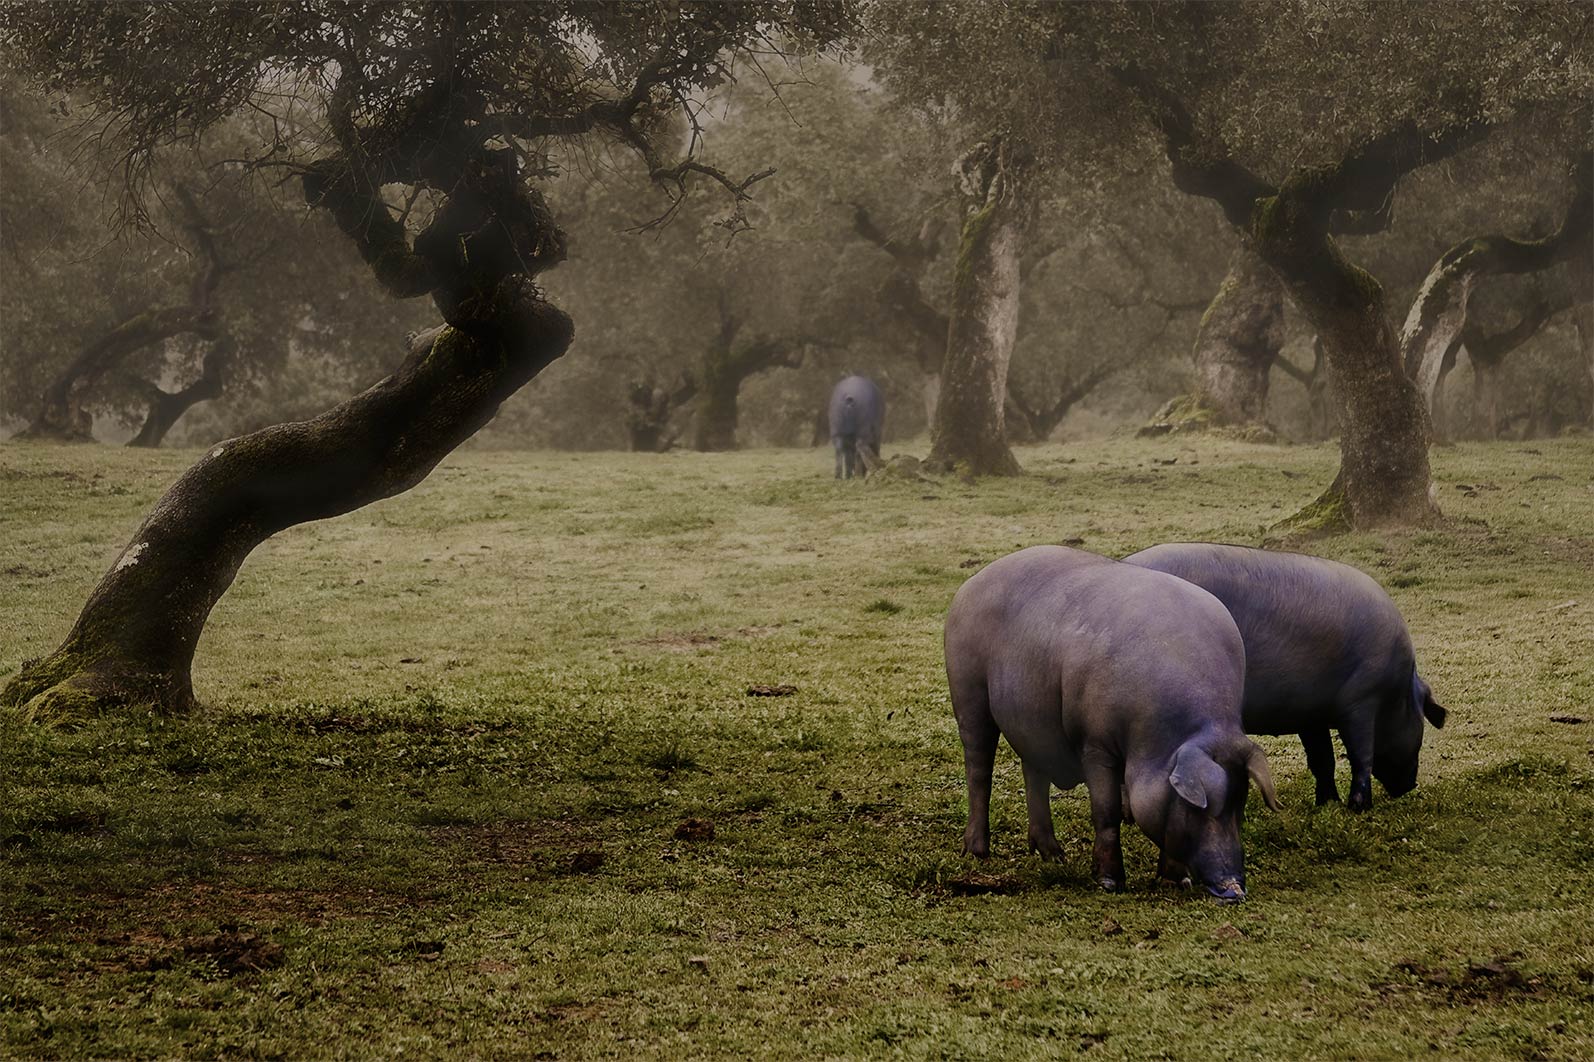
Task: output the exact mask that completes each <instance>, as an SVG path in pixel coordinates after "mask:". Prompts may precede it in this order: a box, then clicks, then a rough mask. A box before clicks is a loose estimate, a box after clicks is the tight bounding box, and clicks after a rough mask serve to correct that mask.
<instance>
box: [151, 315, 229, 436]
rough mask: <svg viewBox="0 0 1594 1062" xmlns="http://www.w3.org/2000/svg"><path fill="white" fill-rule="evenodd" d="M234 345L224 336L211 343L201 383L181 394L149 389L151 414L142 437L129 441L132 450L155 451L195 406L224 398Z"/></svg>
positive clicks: (192, 385) (203, 367) (184, 390)
mask: <svg viewBox="0 0 1594 1062" xmlns="http://www.w3.org/2000/svg"><path fill="white" fill-rule="evenodd" d="M233 350H234V344H233V341H232V339H231V337H229V336H225V335H223V336H220V337H218V338H217V339H216V340H215V341H214V342H212V343H211V345H210V349H209V350H207V351H206V352H205V358H204V361H203V362H201V364H200V372H199V379H197V380H195V381H194V382H193V383H191V384H189V385H188V386H187V387H185V388H183V389H182V390H180V391H163V390H161V389H160V388H159V387H157V386H155V385H154V384H150V385H149V391H150V396H149V412H148V413H147V414H146V415H145V417H144V424H143V426H142V427H141V428H139V430H138V434H137V435H135V436H133V438H131V439H129V440H128V443H127V445H129V446H144V447H150V448H154V447H157V446H159V445H160V444H161V442H162V441H163V440H164V439H165V438H166V433H167V432H169V431H171V430H172V426H173V425H174V424H176V423H177V422H178V421H179V420H181V419H182V418H183V414H185V413H187V412H188V411H189V410H190V409H192V408H193V407H194V406H197V405H198V404H199V403H201V402H208V401H210V400H211V399H214V398H220V397H221V390H222V384H223V380H222V373H223V371H224V366H225V365H226V363H227V361H228V360H229V359H230V358H231V357H232V353H233Z"/></svg>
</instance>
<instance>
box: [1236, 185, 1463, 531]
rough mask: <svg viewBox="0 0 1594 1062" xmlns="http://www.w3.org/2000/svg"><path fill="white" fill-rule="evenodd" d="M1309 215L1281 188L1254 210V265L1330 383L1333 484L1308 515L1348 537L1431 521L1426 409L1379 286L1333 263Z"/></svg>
mask: <svg viewBox="0 0 1594 1062" xmlns="http://www.w3.org/2000/svg"><path fill="white" fill-rule="evenodd" d="M1322 220H1323V219H1322V217H1321V215H1320V214H1319V213H1318V211H1316V210H1314V209H1313V208H1312V205H1311V204H1310V203H1309V202H1308V201H1304V200H1303V198H1297V197H1296V196H1295V195H1292V194H1291V189H1290V188H1289V186H1288V185H1286V186H1285V189H1284V190H1282V191H1281V192H1280V193H1279V194H1278V195H1277V196H1274V197H1270V198H1269V199H1267V200H1264V201H1263V202H1262V203H1261V204H1260V205H1259V206H1258V208H1257V211H1256V218H1255V220H1254V222H1253V227H1252V233H1253V235H1254V236H1255V237H1256V246H1257V248H1258V250H1259V251H1260V252H1261V254H1262V256H1263V257H1264V258H1265V259H1266V260H1267V262H1268V264H1269V265H1271V266H1272V267H1273V269H1274V271H1275V272H1276V273H1277V274H1278V276H1279V279H1280V280H1282V281H1283V282H1284V286H1285V287H1286V288H1287V289H1288V291H1289V293H1290V297H1291V298H1292V299H1294V300H1295V304H1296V305H1297V306H1299V307H1300V309H1301V312H1302V313H1303V314H1305V316H1306V318H1307V320H1309V321H1310V322H1311V323H1312V325H1313V326H1314V327H1315V328H1316V330H1317V335H1318V338H1319V339H1320V340H1321V341H1322V343H1323V353H1324V359H1325V361H1326V362H1327V364H1328V365H1329V366H1330V368H1331V369H1332V371H1333V374H1334V390H1333V394H1334V400H1335V404H1336V407H1337V408H1336V413H1337V415H1338V420H1339V425H1340V474H1339V476H1338V477H1337V478H1336V479H1335V483H1334V485H1333V486H1331V487H1330V488H1329V491H1328V492H1326V493H1325V495H1324V497H1323V499H1321V502H1322V504H1321V505H1320V506H1318V513H1317V514H1313V515H1314V516H1315V515H1320V514H1324V513H1334V512H1338V513H1339V514H1340V515H1339V516H1336V517H1334V519H1333V520H1331V521H1327V522H1331V523H1341V522H1345V523H1349V524H1350V525H1351V526H1354V527H1375V526H1379V525H1385V524H1422V523H1428V522H1430V521H1431V520H1433V519H1434V518H1435V517H1437V516H1438V512H1439V510H1438V506H1437V504H1436V503H1435V502H1434V500H1433V497H1432V476H1431V473H1430V470H1429V465H1428V407H1427V402H1426V401H1425V400H1424V399H1423V396H1422V395H1421V394H1420V393H1419V392H1418V390H1417V388H1416V387H1415V386H1414V385H1413V384H1412V382H1411V380H1410V379H1409V378H1408V377H1407V376H1406V374H1405V372H1404V370H1403V368H1402V366H1401V362H1400V349H1399V344H1398V342H1397V339H1396V336H1395V329H1394V325H1393V324H1392V323H1391V322H1390V320H1389V315H1388V314H1387V313H1386V312H1385V308H1384V290H1383V285H1381V284H1379V283H1378V281H1377V280H1375V279H1374V278H1373V277H1372V275H1371V274H1369V273H1367V272H1365V271H1363V270H1361V269H1358V268H1357V267H1356V266H1354V265H1352V264H1351V263H1350V262H1349V261H1347V260H1346V259H1345V257H1344V255H1343V254H1341V253H1340V249H1339V245H1338V243H1337V242H1336V241H1335V240H1334V238H1333V237H1332V236H1331V235H1329V232H1328V230H1327V227H1326V225H1324V224H1323V223H1322Z"/></svg>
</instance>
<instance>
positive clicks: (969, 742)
mask: <svg viewBox="0 0 1594 1062" xmlns="http://www.w3.org/2000/svg"><path fill="white" fill-rule="evenodd" d="M952 712H953V714H954V715H955V716H956V717H957V723H958V736H959V737H960V738H962V740H963V778H964V781H965V782H966V783H967V784H968V789H969V823H968V826H967V827H966V828H965V829H964V830H963V851H965V852H967V853H968V854H969V855H972V856H977V857H979V858H980V859H984V858H985V857H986V856H988V855H990V854H991V774H992V772H993V770H994V769H995V766H996V743H997V741H998V739H999V738H1000V734H999V732H998V731H997V729H996V720H995V719H992V718H991V704H990V697H989V695H988V694H987V692H986V689H985V682H984V681H983V680H978V679H967V680H964V681H961V682H954V683H953V686H952Z"/></svg>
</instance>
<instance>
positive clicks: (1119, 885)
mask: <svg viewBox="0 0 1594 1062" xmlns="http://www.w3.org/2000/svg"><path fill="white" fill-rule="evenodd" d="M1096 884H1097V885H1100V886H1101V891H1102V892H1123V891H1124V883H1123V882H1121V881H1117V880H1114V879H1113V878H1097V879H1096Z"/></svg>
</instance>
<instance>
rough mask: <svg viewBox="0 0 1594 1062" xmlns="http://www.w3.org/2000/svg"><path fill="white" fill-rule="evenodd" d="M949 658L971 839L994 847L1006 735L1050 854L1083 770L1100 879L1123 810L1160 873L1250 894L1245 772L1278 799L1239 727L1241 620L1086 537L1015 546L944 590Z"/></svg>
mask: <svg viewBox="0 0 1594 1062" xmlns="http://www.w3.org/2000/svg"><path fill="white" fill-rule="evenodd" d="M946 671H947V680H948V682H949V683H950V685H951V691H952V710H953V713H954V714H955V715H956V717H957V724H958V734H959V736H960V737H961V738H962V740H963V758H964V772H965V775H966V777H967V781H968V789H969V822H968V828H967V830H965V832H964V835H963V848H964V851H966V852H969V853H971V854H973V855H976V856H980V857H984V856H985V855H987V854H989V851H990V799H991V773H992V766H993V764H994V762H995V758H996V744H997V738H998V736H1005V737H1006V738H1007V741H1008V744H1010V745H1011V746H1012V747H1013V750H1014V751H1015V752H1016V753H1018V758H1019V760H1020V761H1022V763H1023V767H1024V793H1025V801H1026V803H1027V805H1028V810H1029V843H1030V847H1031V848H1033V849H1035V850H1036V851H1038V852H1039V853H1040V854H1041V855H1042V856H1043V857H1045V858H1048V859H1054V860H1060V859H1061V857H1062V851H1061V849H1060V848H1059V847H1058V844H1057V837H1056V834H1055V833H1054V832H1053V825H1052V814H1051V787H1052V786H1053V785H1055V786H1057V787H1058V788H1059V789H1071V788H1073V787H1074V786H1076V785H1078V784H1079V783H1080V782H1084V783H1085V787H1086V789H1087V790H1088V791H1089V794H1090V817H1091V824H1092V826H1093V828H1094V830H1095V835H1096V837H1095V847H1094V851H1093V857H1092V875H1093V877H1094V878H1095V880H1096V882H1097V884H1099V885H1100V886H1101V887H1102V888H1104V889H1108V890H1116V889H1119V888H1122V887H1123V884H1124V869H1123V853H1122V850H1121V847H1120V843H1119V837H1118V827H1119V824H1120V823H1121V822H1122V821H1124V820H1125V818H1128V819H1129V820H1130V821H1133V822H1135V823H1137V824H1138V825H1139V826H1140V828H1141V829H1142V830H1144V831H1145V833H1146V834H1147V836H1149V837H1150V838H1151V839H1152V840H1153V841H1155V842H1156V844H1157V846H1158V847H1159V848H1160V849H1161V850H1162V858H1161V861H1160V863H1159V865H1158V873H1160V874H1162V875H1163V876H1164V877H1168V878H1172V879H1174V880H1182V879H1184V878H1186V877H1187V876H1194V877H1195V878H1196V879H1197V880H1199V881H1200V882H1201V884H1202V885H1204V886H1205V887H1206V889H1207V891H1209V892H1210V893H1211V894H1212V895H1213V896H1216V897H1217V898H1218V899H1220V900H1225V901H1236V900H1239V899H1242V898H1243V897H1244V896H1245V863H1244V855H1243V853H1242V851H1241V847H1240V823H1241V820H1242V817H1243V814H1244V810H1245V801H1246V796H1247V794H1248V791H1249V780H1250V779H1255V781H1256V783H1257V787H1258V788H1259V789H1260V790H1261V791H1262V797H1263V799H1264V800H1265V801H1266V802H1267V805H1268V806H1269V807H1271V808H1277V807H1278V798H1277V797H1276V796H1275V795H1274V793H1273V782H1272V778H1271V776H1270V774H1269V772H1268V766H1267V759H1266V757H1264V756H1263V754H1262V750H1261V749H1260V748H1258V747H1257V746H1256V745H1255V744H1254V743H1252V742H1251V741H1250V740H1249V739H1248V738H1247V737H1246V736H1245V734H1244V733H1243V732H1242V730H1241V728H1240V697H1241V693H1242V690H1243V687H1244V682H1245V650H1244V648H1243V646H1242V645H1241V642H1240V632H1239V630H1238V629H1236V627H1235V625H1234V621H1233V620H1232V619H1230V618H1229V614H1228V612H1227V611H1225V610H1224V608H1223V606H1222V605H1221V604H1220V603H1219V602H1218V600H1217V599H1216V598H1214V597H1213V596H1212V595H1211V594H1209V593H1207V592H1206V591H1205V590H1202V589H1200V588H1199V587H1196V586H1194V585H1193V584H1191V583H1187V582H1184V581H1183V580H1180V579H1175V578H1173V577H1172V576H1167V575H1163V574H1161V573H1160V572H1153V571H1150V570H1148V569H1145V568H1137V567H1134V566H1132V565H1128V564H1121V563H1119V562H1118V561H1114V560H1109V559H1108V558H1106V557H1099V556H1097V555H1096V554H1094V553H1086V552H1083V551H1081V550H1074V549H1067V548H1065V547H1062V546H1034V547H1031V548H1030V549H1025V550H1020V551H1019V552H1017V553H1012V554H1009V555H1008V556H1006V557H1003V558H1002V559H1000V560H998V561H995V562H994V563H992V564H991V565H989V566H988V567H986V568H985V569H984V570H983V571H981V572H979V574H977V575H975V576H974V577H973V578H971V579H969V581H968V582H966V583H964V584H963V586H962V588H961V589H959V590H958V592H957V595H956V597H954V598H953V600H952V607H951V609H950V610H949V611H948V612H947V618H946ZM1126 801H1127V806H1126Z"/></svg>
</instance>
